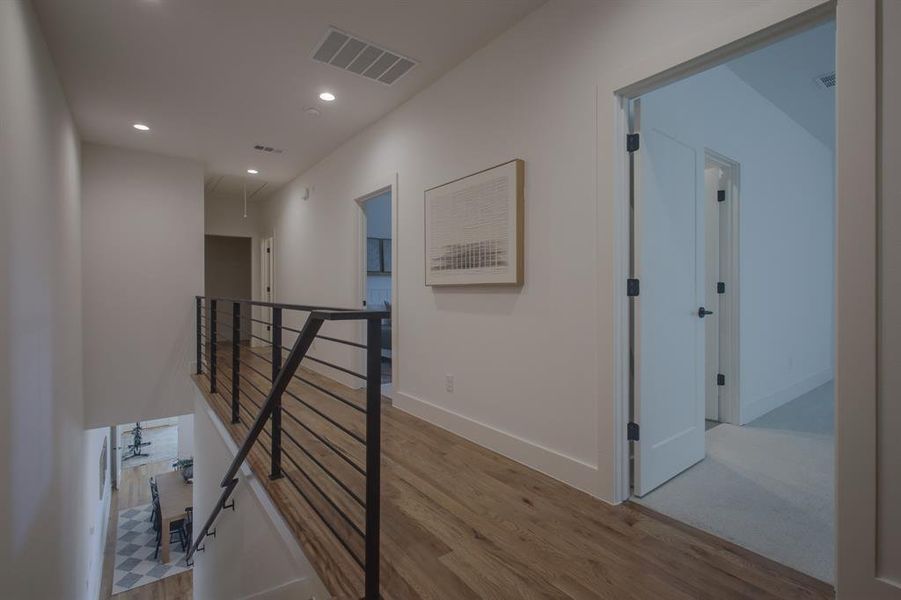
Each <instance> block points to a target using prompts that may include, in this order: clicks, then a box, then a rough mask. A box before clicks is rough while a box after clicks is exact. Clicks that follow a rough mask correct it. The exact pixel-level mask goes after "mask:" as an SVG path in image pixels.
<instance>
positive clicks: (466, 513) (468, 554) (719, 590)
mask: <svg viewBox="0 0 901 600" xmlns="http://www.w3.org/2000/svg"><path fill="white" fill-rule="evenodd" d="M250 356H251V353H250V352H248V353H246V354H244V357H245V358H247V360H248V364H253V365H254V367H255V369H259V371H257V372H256V373H254V372H253V371H250V373H247V376H248V377H249V378H250V379H253V380H255V384H256V385H257V386H259V388H260V390H265V389H267V388H268V385H269V382H268V380H267V379H265V378H264V377H262V375H261V374H260V373H261V372H265V369H266V367H267V363H266V362H265V359H264V358H263V357H261V356H259V355H257V356H255V357H254V358H250ZM242 360H243V359H242ZM217 364H218V365H219V372H220V378H221V383H220V385H221V386H222V387H221V388H220V389H223V390H228V389H229V387H228V385H229V384H228V381H229V372H230V371H229V369H228V365H230V364H231V358H230V356H229V354H228V353H227V352H225V351H220V352H219V353H218V357H217ZM243 373H244V370H243V369H242V377H243V376H244V375H243ZM303 375H304V377H306V378H307V379H308V380H309V381H314V382H315V383H316V384H317V385H319V386H321V387H322V388H326V389H329V390H333V391H334V392H336V393H339V394H340V395H342V396H345V397H348V398H360V392H359V391H355V390H351V389H350V388H347V387H344V386H341V385H340V384H337V383H335V382H333V381H332V380H330V379H327V378H325V377H322V376H321V375H318V374H316V373H313V372H312V371H308V370H304V373H303ZM195 382H196V383H197V385H198V387H200V388H201V390H202V391H203V393H204V395H205V396H206V397H207V400H208V401H209V402H211V404H212V406H213V408H214V409H215V411H216V413H217V414H218V415H219V417H220V419H221V420H222V421H223V423H224V424H225V427H226V428H227V429H228V430H229V431H230V432H231V434H232V436H233V437H234V439H235V440H236V442H238V443H240V442H241V441H243V438H244V436H245V433H246V431H247V429H248V427H247V423H249V422H251V415H254V414H255V413H256V411H258V410H259V409H258V407H257V406H256V405H257V404H259V403H260V401H261V400H262V397H263V396H262V393H261V392H255V391H252V390H251V391H250V394H248V395H245V394H244V389H243V388H242V394H241V401H242V403H241V414H242V423H240V424H238V425H229V424H228V422H229V415H230V408H229V406H230V403H229V402H228V401H226V400H225V399H223V397H222V396H221V395H219V394H213V395H210V394H209V391H208V379H207V378H206V377H205V376H200V377H195ZM289 390H290V391H291V392H292V394H294V395H297V396H299V397H302V398H303V400H304V401H305V402H308V403H310V405H311V406H314V407H316V408H317V409H318V410H320V411H328V412H330V413H331V416H332V417H336V418H339V419H340V421H341V422H342V423H345V424H347V425H348V427H349V428H350V430H351V431H354V432H361V429H360V427H361V426H362V423H363V421H362V418H358V417H359V414H358V413H356V412H353V411H350V410H345V409H346V408H347V407H345V406H343V405H341V404H339V403H337V402H335V401H334V399H332V398H329V397H328V396H326V395H325V394H323V393H322V392H320V391H318V390H316V389H314V388H312V387H310V386H308V385H306V384H301V383H300V382H298V381H296V380H295V381H293V382H292V383H291V385H290V387H289ZM224 393H226V395H228V392H224ZM251 396H256V397H255V398H253V400H251ZM229 397H230V396H229ZM283 410H284V411H285V413H286V414H287V415H288V417H289V418H286V419H282V423H283V425H282V426H283V431H284V433H285V434H286V435H287V436H288V438H289V439H291V437H292V436H293V437H295V438H300V436H304V438H303V439H304V440H305V441H304V446H305V447H308V448H310V449H311V450H312V451H313V453H314V454H316V455H318V456H319V458H320V459H325V457H327V456H328V454H327V453H326V452H323V451H322V450H323V449H322V448H317V442H316V441H315V440H313V439H311V438H309V436H308V432H305V431H304V430H303V429H301V427H299V426H298V425H299V423H300V422H301V421H302V422H303V423H304V424H305V425H306V426H308V427H310V428H311V429H313V430H315V431H317V433H319V434H320V435H323V436H329V439H330V441H331V442H332V443H334V444H341V434H340V432H338V433H337V434H336V430H334V429H332V430H331V431H329V428H328V427H327V425H326V424H325V422H324V421H322V419H320V418H317V417H316V416H315V415H314V414H313V413H312V412H311V411H310V410H309V409H306V408H303V407H302V405H301V404H300V403H299V402H297V401H296V398H294V397H291V396H287V397H286V398H285V404H284V407H283ZM338 411H341V412H343V413H344V414H343V415H342V416H340V417H338ZM354 418H356V421H353V419H354ZM382 427H383V433H382V444H383V445H382V450H383V463H382V493H383V501H382V571H383V578H382V582H383V585H382V595H383V597H384V598H386V599H401V598H403V599H407V598H454V599H455V600H457V599H461V600H462V599H468V598H471V599H476V598H531V599H534V600H543V599H546V598H560V599H567V598H572V599H576V598H579V599H582V598H617V599H626V598H635V599H639V598H641V599H648V598H667V599H668V600H669V599H674V600H675V599H685V600H688V599H690V598H701V597H705V598H706V597H709V598H717V599H720V600H722V599H729V598H747V599H754V600H759V599H763V598H773V599H775V598H794V597H804V598H822V599H826V598H832V597H833V592H832V588H831V586H829V585H827V584H824V583H822V582H819V581H817V580H814V579H812V578H810V577H808V576H806V575H803V574H801V573H798V572H796V571H793V570H791V569H788V568H786V567H783V566H782V565H779V564H777V563H775V562H773V561H770V560H767V559H765V558H763V557H761V556H759V555H756V554H754V553H752V552H750V551H747V550H744V549H742V548H739V547H738V546H735V545H734V544H730V543H729V542H726V541H723V540H720V539H717V538H715V537H713V536H711V535H708V534H705V533H702V532H700V531H698V530H696V529H693V528H690V527H686V526H683V525H680V524H677V523H673V522H671V521H669V520H668V519H666V518H662V517H659V516H657V515H654V514H651V513H649V512H648V511H646V510H644V509H641V508H638V507H635V506H634V505H628V504H626V505H620V506H611V505H609V504H606V503H604V502H601V501H600V500H597V499H595V498H592V497H591V496H589V495H587V494H585V493H582V492H580V491H578V490H575V489H574V488H572V487H569V486H567V485H564V484H562V483H560V482H558V481H556V480H553V479H551V478H549V477H547V476H545V475H542V474H541V473H538V472H536V471H533V470H532V469H529V468H527V467H524V466H522V465H520V464H518V463H516V462H514V461H512V460H509V459H507V458H504V457H502V456H500V455H498V454H496V453H494V452H491V451H489V450H487V449H485V448H482V447H480V446H477V445H475V444H473V443H471V442H469V441H467V440H465V439H463V438H461V437H458V436H456V435H453V434H451V433H449V432H447V431H445V430H443V429H440V428H438V427H436V426H434V425H431V424H428V423H426V422H424V421H422V420H420V419H417V418H415V417H413V416H411V415H409V414H407V413H404V412H402V411H400V410H398V409H396V408H394V407H393V406H391V405H387V404H386V405H383V411H382ZM260 440H261V442H262V443H260V444H256V445H255V447H254V449H253V450H252V451H251V454H250V458H249V461H248V462H249V463H250V464H251V465H252V467H253V468H254V470H255V471H256V472H257V474H258V475H260V480H261V481H262V482H264V485H266V487H267V489H268V491H269V494H270V495H271V496H272V498H273V500H274V502H275V504H276V505H277V506H278V507H279V508H280V510H281V512H282V514H283V515H284V516H285V518H286V519H287V520H288V522H289V524H290V526H291V528H292V529H293V530H294V532H295V535H296V536H297V537H298V540H299V541H300V543H301V546H302V547H303V548H304V551H305V553H306V554H307V557H308V558H309V559H310V561H311V562H312V563H313V564H314V566H315V567H316V570H317V572H318V573H319V574H320V577H322V579H323V582H324V583H325V584H326V586H327V587H328V588H329V589H330V590H331V591H332V592H333V593H334V594H335V595H336V596H337V597H339V598H351V597H359V594H358V593H356V592H354V591H353V590H354V589H356V587H357V586H358V585H360V583H361V579H360V577H359V576H360V574H361V572H360V570H359V569H358V568H357V567H356V563H354V562H353V561H352V560H351V558H350V557H349V556H348V554H347V551H346V550H345V549H344V548H343V547H342V546H341V545H340V544H338V543H337V542H335V541H334V540H335V537H334V535H332V534H331V533H330V532H329V529H327V528H326V527H325V526H324V523H323V521H322V520H320V518H319V517H317V515H316V513H315V512H314V510H311V505H310V504H308V503H307V501H305V500H304V499H303V497H302V496H301V495H300V493H298V492H299V490H301V489H302V490H304V494H306V495H307V496H308V497H310V496H312V497H313V498H318V496H316V495H315V494H316V493H315V492H314V491H313V490H312V488H310V487H309V483H307V482H306V481H305V478H306V476H307V475H309V476H311V477H312V478H313V479H314V480H315V481H316V482H317V485H319V486H321V487H322V488H324V489H328V486H333V485H334V484H333V482H332V481H330V480H329V479H327V478H326V477H325V476H324V475H322V474H321V473H320V471H318V470H317V468H316V467H315V466H314V465H313V464H312V463H310V462H309V461H308V459H307V457H305V456H304V455H303V454H301V452H300V451H299V450H298V449H297V447H296V446H295V445H294V444H293V443H285V444H284V446H283V453H284V455H285V456H286V460H285V461H284V464H283V467H284V469H285V474H286V477H285V478H283V479H280V480H277V481H270V480H268V478H267V477H266V476H265V475H266V474H268V465H269V460H268V444H269V442H268V440H269V437H268V434H264V435H263V436H262V437H261V438H260ZM345 441H346V439H345ZM353 448H354V446H352V445H347V446H346V448H345V447H342V450H346V452H347V454H348V456H350V457H351V458H352V459H355V460H359V457H358V456H355V455H354V453H353ZM332 458H334V456H333V455H332ZM340 464H341V461H334V462H333V463H332V464H329V465H328V466H329V468H331V469H336V470H337V469H339V468H340ZM345 467H346V465H345ZM301 469H302V470H301ZM304 473H306V475H304ZM341 475H342V477H345V476H346V477H349V476H350V475H351V473H350V472H349V471H348V470H347V469H345V470H344V472H342V473H341ZM350 481H353V480H352V479H350ZM350 485H351V488H352V489H353V488H354V487H355V484H354V483H351V484H350ZM334 491H335V492H337V490H334ZM316 504H317V505H318V506H317V507H316V509H317V510H318V511H319V512H321V513H323V514H324V515H326V517H327V518H330V519H332V518H334V519H335V520H334V521H332V522H331V523H330V525H331V526H332V527H335V528H336V529H337V530H338V531H345V532H346V531H348V528H347V526H346V523H344V522H342V521H341V520H340V519H337V516H336V513H335V512H334V511H330V510H329V507H328V506H327V505H326V504H325V503H323V502H321V501H318V500H317V501H316ZM340 506H341V508H342V510H346V511H348V512H349V513H350V514H351V516H352V518H353V519H354V520H357V519H359V518H361V516H362V513H361V511H360V510H359V507H358V506H357V505H355V504H353V502H341V503H340ZM305 535H306V536H307V537H305ZM348 539H350V540H351V546H352V547H353V546H354V543H353V542H354V538H353V536H348ZM354 549H355V550H357V549H356V548H354Z"/></svg>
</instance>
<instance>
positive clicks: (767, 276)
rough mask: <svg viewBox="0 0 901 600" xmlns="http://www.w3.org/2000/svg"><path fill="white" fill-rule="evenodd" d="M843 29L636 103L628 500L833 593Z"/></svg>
mask: <svg viewBox="0 0 901 600" xmlns="http://www.w3.org/2000/svg"><path fill="white" fill-rule="evenodd" d="M834 62H835V24H834V22H832V21H830V22H826V23H821V24H818V25H816V26H812V27H809V28H807V29H805V30H803V31H801V32H799V33H795V34H794V35H791V36H789V37H785V38H783V39H780V40H778V41H776V42H773V43H771V44H769V45H767V46H765V47H763V48H760V49H758V50H755V51H753V52H750V53H747V54H744V55H742V56H739V57H737V58H733V59H731V60H729V61H728V62H724V63H722V64H719V65H718V66H715V67H712V68H709V69H707V70H705V71H702V72H699V73H695V74H692V75H689V76H686V77H683V78H681V79H679V80H677V81H674V82H672V83H669V84H667V85H663V86H660V87H656V88H654V89H652V90H648V91H646V92H645V93H642V94H637V95H635V96H632V97H630V98H629V101H628V107H629V110H628V113H629V116H630V118H629V121H630V123H629V128H630V132H631V134H637V135H633V136H630V140H629V143H628V145H627V150H628V151H629V152H630V157H631V159H630V165H631V170H632V173H631V181H632V185H631V188H630V197H631V201H632V206H631V208H632V210H631V215H630V220H631V221H630V225H629V231H630V232H631V235H629V236H628V239H629V246H630V248H631V251H630V253H629V272H630V276H629V277H630V279H631V282H630V285H629V286H628V289H629V296H630V311H629V323H630V327H629V332H630V333H629V338H630V347H629V351H628V353H627V356H628V357H629V358H628V360H630V361H631V362H630V363H629V364H630V367H631V368H630V370H629V372H630V378H631V381H630V383H631V385H630V386H629V390H630V394H629V396H630V398H631V400H630V402H629V406H628V410H625V411H623V412H624V414H628V415H630V418H629V423H628V424H626V423H624V424H623V425H624V429H626V430H627V432H628V439H629V442H628V443H629V445H630V456H631V461H630V465H629V466H630V469H629V472H630V473H631V481H630V483H631V500H632V501H634V502H636V503H639V504H642V505H644V506H646V507H648V508H650V509H652V510H655V511H657V512H660V513H663V514H666V515H668V516H671V517H673V518H676V519H677V520H680V521H683V522H685V523H687V524H689V525H692V526H694V527H698V528H700V529H703V530H706V531H708V532H710V533H713V534H714V535H717V536H720V537H723V538H725V539H728V540H730V541H732V542H734V543H736V544H738V545H740V546H743V547H746V548H748V549H750V550H752V551H754V552H757V553H759V554H762V555H764V556H767V557H769V558H771V559H773V560H776V561H778V562H781V563H783V564H785V565H787V566H789V567H792V568H794V569H797V570H799V571H802V572H804V573H806V574H808V575H812V576H814V577H817V578H819V579H821V580H824V581H827V582H832V581H834V566H833V554H834V552H833V548H834V543H835V533H834V532H835V508H834V500H833V495H834V481H835V476H834V409H835V404H834V391H833V388H834V385H833V376H834V344H835V342H834V339H835V336H834V332H835V316H834V310H835V306H834V297H835V289H834V283H835V264H834V247H835V240H834V232H835V189H834V181H835V142H834V137H835V89H834V86H835V83H836V81H835V77H834V68H835V67H834Z"/></svg>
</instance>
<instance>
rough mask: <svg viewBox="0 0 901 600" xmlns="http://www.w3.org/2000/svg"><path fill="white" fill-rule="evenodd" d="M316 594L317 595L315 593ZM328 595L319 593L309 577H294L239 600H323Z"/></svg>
mask: <svg viewBox="0 0 901 600" xmlns="http://www.w3.org/2000/svg"><path fill="white" fill-rule="evenodd" d="M317 594H318V595H317ZM326 598H328V596H323V595H321V592H319V590H317V589H316V586H314V585H311V582H310V580H309V579H306V578H304V579H295V580H294V581H288V582H287V583H283V584H281V585H278V586H275V587H274V588H269V589H268V590H263V591H262V592H257V593H256V594H252V595H250V596H245V597H244V598H242V599H241V600H320V599H322V600H325V599H326Z"/></svg>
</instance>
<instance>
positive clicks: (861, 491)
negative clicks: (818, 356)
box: [835, 0, 901, 600]
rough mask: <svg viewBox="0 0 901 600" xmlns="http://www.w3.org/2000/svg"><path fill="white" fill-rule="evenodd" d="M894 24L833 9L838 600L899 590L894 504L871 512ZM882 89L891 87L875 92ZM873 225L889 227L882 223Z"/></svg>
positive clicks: (885, 291) (865, 4) (872, 9)
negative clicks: (889, 515)
mask: <svg viewBox="0 0 901 600" xmlns="http://www.w3.org/2000/svg"><path fill="white" fill-rule="evenodd" d="M899 21H901V15H899V14H898V5H897V3H890V2H883V1H880V0H853V1H852V0H839V2H838V5H837V7H836V75H837V77H838V78H839V80H840V81H842V83H841V85H839V86H837V88H836V107H837V112H838V114H837V121H836V154H835V158H836V171H837V174H836V200H837V202H836V240H835V246H836V304H835V312H836V355H835V367H836V369H835V370H836V376H835V399H836V414H835V420H836V423H837V424H838V425H839V426H838V427H837V429H836V440H835V442H836V457H837V460H836V465H835V467H836V469H835V470H836V507H837V515H836V517H837V518H836V536H837V543H836V592H837V596H838V598H840V599H845V598H847V599H852V598H867V599H868V600H890V599H891V600H898V599H899V598H901V582H899V581H898V580H897V579H895V580H891V579H889V578H888V576H887V574H886V570H887V569H886V567H887V565H884V564H882V563H883V561H884V560H885V557H884V556H881V555H880V551H881V548H882V544H884V540H883V539H881V538H882V536H885V535H888V532H887V528H886V527H880V525H883V523H882V522H881V520H880V508H881V510H882V511H885V512H888V510H894V509H895V508H896V505H894V506H893V505H890V504H888V503H886V502H885V500H887V499H884V500H883V504H882V506H881V507H880V502H879V499H880V498H879V496H880V487H879V480H880V476H882V477H885V473H887V472H889V471H888V469H889V468H891V465H895V466H896V465H897V464H898V457H897V456H895V455H891V454H889V455H886V454H884V452H885V448H886V447H888V442H887V441H885V433H886V432H887V429H882V428H881V427H880V424H879V415H880V404H883V405H886V404H887V403H888V402H889V401H891V400H896V399H897V394H898V390H897V388H895V389H892V390H891V391H890V390H889V389H888V385H889V382H890V381H897V379H896V377H897V376H896V375H895V373H896V372H897V369H895V370H894V371H892V372H889V371H890V368H886V367H889V365H893V364H897V353H894V354H893V353H892V352H891V349H890V348H889V347H888V346H887V342H888V340H889V338H890V336H888V335H886V336H881V335H880V326H882V327H885V328H886V331H889V330H890V329H889V328H890V327H891V326H892V323H895V324H897V314H898V311H897V308H895V307H897V306H898V301H899V300H898V294H899V293H901V290H899V289H898V288H897V287H894V288H890V287H888V286H885V287H881V286H880V283H888V281H886V280H883V281H882V282H880V279H879V278H880V273H879V269H880V268H881V269H884V270H888V269H889V268H892V267H894V266H897V264H898V259H897V255H893V254H889V253H888V252H887V250H889V248H890V246H889V243H890V241H889V240H886V239H885V238H883V237H881V236H880V227H883V228H890V227H892V228H896V227H897V225H898V223H897V217H898V213H897V211H889V210H888V206H889V202H890V201H891V200H893V199H894V198H893V197H892V196H891V194H894V193H896V190H897V188H896V187H895V186H890V185H884V184H889V182H891V181H892V180H896V179H897V175H896V173H897V165H896V164H893V165H891V167H889V161H890V160H891V159H892V158H897V135H898V129H897V127H898V120H897V117H896V116H895V112H894V111H892V110H891V109H889V108H888V107H889V104H888V103H887V102H886V103H885V104H882V100H881V99H880V94H885V96H884V97H885V98H896V97H897V96H896V95H895V94H896V93H897V78H896V77H895V78H884V77H883V74H882V72H881V69H882V68H888V67H889V66H895V67H896V66H897V64H898V55H897V52H895V53H891V52H889V53H886V54H883V48H882V47H880V45H881V44H885V46H886V47H889V49H891V48H894V49H895V50H897V49H898V42H897V37H894V38H893V37H891V36H892V35H895V36H896V35H897V25H898V23H899ZM893 27H895V28H894V29H893ZM883 28H884V29H885V32H883ZM884 33H886V34H890V35H884ZM890 44H891V46H889V45H890ZM883 60H885V61H886V62H885V63H884V64H885V65H886V67H883V66H882V65H883ZM887 83H888V84H893V85H894V86H895V87H894V88H893V89H889V88H888V87H885V88H883V85H884V84H887ZM883 119H884V120H883ZM889 119H891V121H890V120H889ZM881 126H882V127H885V129H884V130H883V131H880V127H881ZM892 127H893V128H892ZM883 134H886V137H885V138H883ZM892 144H894V148H895V154H894V155H892V154H891V151H892V150H891V148H892ZM890 169H893V170H890ZM882 218H889V219H893V220H894V221H893V222H882V221H881V219H882ZM892 315H894V317H895V320H894V321H891V320H890V319H891V317H892ZM892 339H897V337H894V338H892ZM883 344H885V345H883ZM878 366H881V367H882V372H881V373H880V369H879V367H878ZM880 378H882V381H880ZM890 378H895V379H890ZM880 383H882V385H883V386H884V387H881V386H880ZM896 414H897V413H896ZM895 425H897V423H895ZM880 433H882V436H881V435H880ZM893 433H894V432H893ZM890 435H891V434H890ZM880 471H882V472H881V473H880ZM896 472H897V471H896ZM895 502H896V503H897V499H895ZM895 523H897V521H896V522H895ZM896 577H897V575H896Z"/></svg>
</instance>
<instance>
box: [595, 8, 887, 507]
mask: <svg viewBox="0 0 901 600" xmlns="http://www.w3.org/2000/svg"><path fill="white" fill-rule="evenodd" d="M866 1H872V2H875V1H877V0H866ZM835 16H836V9H835V5H834V4H833V3H831V2H827V3H823V4H819V5H817V6H815V7H813V8H811V9H809V10H807V11H805V12H802V13H800V14H796V15H794V16H791V17H789V18H787V19H785V20H783V21H780V22H778V23H775V24H767V25H765V26H764V27H762V28H761V29H759V30H756V31H755V30H753V29H751V30H750V31H747V32H745V33H744V35H738V34H737V32H734V35H733V36H731V39H727V40H725V41H724V43H723V45H721V46H719V47H714V48H711V49H708V50H707V51H706V52H703V53H701V54H695V55H694V56H692V57H690V58H688V59H687V60H684V61H682V62H679V63H677V64H674V65H670V66H668V67H667V68H664V69H663V70H661V71H659V72H656V73H654V72H649V73H648V74H647V76H645V77H641V78H638V79H635V80H633V81H625V82H623V85H620V86H616V87H615V88H614V90H613V94H614V97H615V114H614V119H615V127H614V132H615V138H614V139H613V140H607V141H604V140H602V141H601V142H602V143H610V142H612V143H613V144H614V148H615V152H614V157H615V160H616V161H617V162H616V164H615V178H614V259H615V267H614V300H613V302H614V315H615V318H614V343H615V352H614V368H613V374H614V382H613V384H614V394H615V399H614V418H615V424H614V437H615V440H616V447H615V452H616V456H615V457H614V461H615V462H614V469H615V481H614V489H613V492H614V498H613V499H614V501H615V502H623V501H626V500H628V499H629V497H630V496H631V495H632V492H631V486H632V471H631V467H632V465H631V459H632V456H631V450H632V449H631V447H630V442H629V441H628V439H627V424H628V421H629V418H630V416H631V415H630V410H631V403H630V393H631V374H630V361H629V355H630V347H629V337H630V336H629V319H630V314H631V311H630V303H629V300H628V297H627V296H626V280H627V278H628V277H629V276H630V275H629V274H630V264H629V260H630V256H631V252H630V247H631V244H632V239H631V235H630V214H631V208H630V192H631V188H630V185H629V182H630V170H629V153H628V152H626V150H625V138H626V134H627V133H628V132H629V131H630V130H629V114H628V113H629V104H630V101H631V100H632V99H635V98H638V97H640V96H641V95H643V94H647V93H648V92H651V91H653V90H655V89H657V88H660V87H663V86H665V85H667V84H669V83H672V82H674V81H678V80H680V79H685V78H686V77H689V76H691V75H694V74H696V73H700V72H702V71H705V70H707V69H710V68H712V67H715V66H718V65H720V64H723V63H724V62H727V61H729V60H731V59H733V58H736V57H738V56H741V55H743V54H746V53H748V52H752V51H754V50H757V49H759V48H761V47H764V46H767V45H769V44H772V43H774V42H776V41H778V40H780V39H782V38H785V37H788V36H791V35H794V34H796V33H799V32H801V31H803V30H805V29H809V28H811V27H814V26H816V25H819V24H821V23H823V22H825V21H828V20H829V19H832V18H835ZM674 55H675V53H674ZM598 99H599V102H600V101H602V99H601V95H600V91H599V94H598ZM598 114H599V118H603V117H604V114H605V113H604V112H603V111H602V110H600V107H599V111H598ZM603 225H604V227H605V229H604V231H606V224H603ZM601 226H602V224H601V223H599V228H600V227H601ZM837 366H838V365H837ZM636 393H638V390H636ZM599 426H600V428H601V431H600V435H601V436H602V437H603V436H606V435H608V432H609V426H608V424H607V423H606V422H602V423H599Z"/></svg>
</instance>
